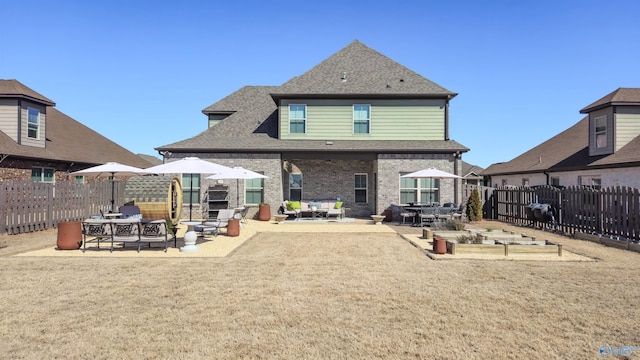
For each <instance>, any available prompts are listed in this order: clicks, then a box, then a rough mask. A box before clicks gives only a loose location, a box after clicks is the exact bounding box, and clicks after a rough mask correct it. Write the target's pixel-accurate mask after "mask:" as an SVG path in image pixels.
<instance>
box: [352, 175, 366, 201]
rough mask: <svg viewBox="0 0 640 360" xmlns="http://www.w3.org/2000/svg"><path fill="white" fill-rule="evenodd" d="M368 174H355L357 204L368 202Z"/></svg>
mask: <svg viewBox="0 0 640 360" xmlns="http://www.w3.org/2000/svg"><path fill="white" fill-rule="evenodd" d="M367 183H368V182H367V174H355V196H356V203H366V202H367Z"/></svg>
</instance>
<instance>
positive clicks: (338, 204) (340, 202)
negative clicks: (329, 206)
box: [333, 201, 342, 209]
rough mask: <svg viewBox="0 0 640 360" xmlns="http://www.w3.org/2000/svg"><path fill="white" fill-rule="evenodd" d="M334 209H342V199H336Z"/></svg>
mask: <svg viewBox="0 0 640 360" xmlns="http://www.w3.org/2000/svg"><path fill="white" fill-rule="evenodd" d="M333 208H334V209H342V201H336V204H335V205H334V206H333Z"/></svg>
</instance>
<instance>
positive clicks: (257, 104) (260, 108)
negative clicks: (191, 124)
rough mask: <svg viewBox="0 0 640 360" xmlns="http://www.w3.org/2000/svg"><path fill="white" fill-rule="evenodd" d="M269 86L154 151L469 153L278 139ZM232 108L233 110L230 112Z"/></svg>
mask: <svg viewBox="0 0 640 360" xmlns="http://www.w3.org/2000/svg"><path fill="white" fill-rule="evenodd" d="M273 89H274V87H273V86H245V87H243V88H242V89H240V90H238V91H236V92H234V93H233V94H231V95H229V96H227V97H225V98H224V99H222V100H220V101H219V102H217V103H215V104H213V105H211V106H209V107H207V108H206V109H204V110H203V112H204V113H205V114H209V113H232V114H231V115H229V116H228V117H227V118H226V119H224V120H223V121H221V122H220V123H218V124H217V125H215V126H213V127H212V128H209V129H207V130H205V131H204V132H202V133H200V134H198V135H196V136H194V137H192V138H189V139H186V140H183V141H179V142H176V143H173V144H169V145H165V146H162V147H159V148H157V149H158V150H160V151H164V150H169V151H175V152H204V153H207V152H212V153H213V152H215V153H225V152H226V153H229V152H280V151H296V152H300V151H313V152H322V151H326V152H336V151H338V152H358V151H374V152H375V151H378V150H381V151H389V152H407V151H411V152H420V153H426V152H439V151H440V152H454V151H461V152H465V151H469V149H468V148H466V147H464V146H462V145H460V144H459V143H457V142H455V141H451V140H450V141H441V140H429V141H422V140H408V141H385V140H379V141H360V140H341V141H339V140H334V141H332V142H331V144H330V145H327V141H326V140H286V141H285V140H280V139H278V114H277V109H278V108H277V106H276V104H275V103H274V102H273V99H271V96H270V93H271V91H272V90H273ZM234 109H235V110H234Z"/></svg>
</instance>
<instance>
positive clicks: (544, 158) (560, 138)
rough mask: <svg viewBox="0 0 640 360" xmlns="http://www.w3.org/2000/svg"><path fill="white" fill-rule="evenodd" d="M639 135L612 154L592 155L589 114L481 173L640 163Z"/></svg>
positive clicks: (587, 167) (590, 167) (565, 169)
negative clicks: (523, 151) (547, 138)
mask: <svg viewBox="0 0 640 360" xmlns="http://www.w3.org/2000/svg"><path fill="white" fill-rule="evenodd" d="M638 154H640V136H638V137H636V138H634V139H633V140H631V141H630V142H629V143H628V144H627V145H625V146H623V147H622V148H620V149H619V150H618V151H616V152H615V153H613V154H610V155H599V156H589V117H588V116H587V117H585V118H583V119H582V120H580V121H579V122H578V123H576V124H575V125H573V126H572V127H570V128H569V129H567V130H565V131H563V132H561V133H560V134H558V135H556V136H554V137H552V138H551V139H549V140H547V141H545V142H543V143H542V144H540V145H538V146H536V147H534V148H533V149H531V150H529V151H527V152H525V153H523V154H522V155H519V156H518V157H516V158H514V159H513V160H510V161H508V162H504V163H497V164H493V165H491V166H489V167H488V168H487V169H486V170H484V171H483V172H482V175H486V176H495V175H509V174H521V173H536V172H537V173H540V172H544V171H571V170H580V169H597V168H611V167H620V166H638V164H639V163H640V159H638Z"/></svg>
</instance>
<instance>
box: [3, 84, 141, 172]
mask: <svg viewBox="0 0 640 360" xmlns="http://www.w3.org/2000/svg"><path fill="white" fill-rule="evenodd" d="M15 97H22V98H24V99H29V100H30V101H36V102H39V103H41V104H43V105H47V106H48V107H47V112H46V114H47V117H46V121H47V127H46V144H45V147H44V148H40V147H34V146H25V145H18V144H17V143H16V142H15V141H14V140H13V139H11V138H10V137H9V136H8V135H7V134H5V133H4V132H2V131H0V153H2V154H3V155H9V156H14V157H20V158H29V159H46V160H51V161H61V162H73V163H76V164H88V165H98V164H104V163H106V162H109V161H117V162H119V163H122V164H127V165H131V166H137V167H143V168H146V167H150V166H151V165H152V164H150V163H149V162H148V161H146V160H145V159H143V158H142V157H140V156H138V155H136V154H134V153H132V152H130V151H128V150H127V149H125V148H123V147H122V146H120V145H118V144H116V143H115V142H113V141H111V140H109V139H107V138H105V137H104V136H102V135H100V134H98V133H97V132H95V131H93V130H91V129H90V128H88V127H87V126H85V125H83V124H81V123H79V122H78V121H76V120H74V119H72V118H70V117H69V116H67V115H65V114H63V113H62V112H60V111H58V110H57V109H56V108H54V107H52V106H53V105H55V103H54V102H53V101H52V100H50V99H48V98H46V97H44V96H42V95H41V94H39V93H37V92H35V91H33V90H32V89H30V88H28V87H27V86H25V85H23V84H21V83H20V82H18V81H16V80H0V98H15Z"/></svg>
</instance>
